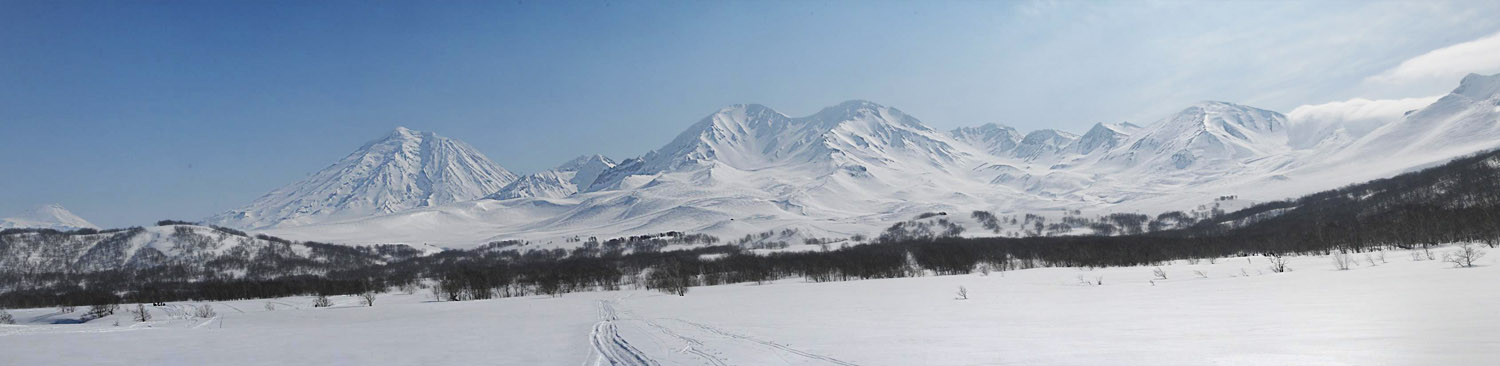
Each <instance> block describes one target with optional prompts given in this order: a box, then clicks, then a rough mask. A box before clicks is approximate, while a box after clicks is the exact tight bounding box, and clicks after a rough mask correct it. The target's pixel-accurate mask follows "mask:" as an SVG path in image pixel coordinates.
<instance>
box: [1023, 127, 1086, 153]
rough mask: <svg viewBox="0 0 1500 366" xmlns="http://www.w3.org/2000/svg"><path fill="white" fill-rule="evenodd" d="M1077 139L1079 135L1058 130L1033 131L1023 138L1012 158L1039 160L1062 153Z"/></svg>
mask: <svg viewBox="0 0 1500 366" xmlns="http://www.w3.org/2000/svg"><path fill="white" fill-rule="evenodd" d="M1077 139H1078V135H1074V134H1071V133H1067V132H1063V131H1058V130H1052V129H1046V130H1036V131H1031V132H1030V133H1027V134H1026V136H1025V137H1022V138H1021V142H1020V144H1018V145H1017V146H1016V149H1015V151H1014V154H1012V156H1014V157H1017V158H1021V159H1038V158H1041V157H1044V156H1047V155H1051V154H1055V153H1057V152H1059V151H1062V149H1063V147H1064V146H1066V145H1068V144H1070V143H1072V142H1073V140H1077Z"/></svg>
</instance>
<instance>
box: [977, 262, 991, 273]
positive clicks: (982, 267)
mask: <svg viewBox="0 0 1500 366" xmlns="http://www.w3.org/2000/svg"><path fill="white" fill-rule="evenodd" d="M979 275H980V276H989V275H990V263H989V262H979Z"/></svg>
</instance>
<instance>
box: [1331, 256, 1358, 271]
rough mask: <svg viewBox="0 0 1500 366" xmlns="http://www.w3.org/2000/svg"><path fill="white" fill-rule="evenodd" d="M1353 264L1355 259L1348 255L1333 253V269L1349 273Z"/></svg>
mask: <svg viewBox="0 0 1500 366" xmlns="http://www.w3.org/2000/svg"><path fill="white" fill-rule="evenodd" d="M1351 263H1354V259H1353V258H1350V257H1349V254H1348V253H1333V268H1338V270H1340V271H1348V270H1349V264H1351Z"/></svg>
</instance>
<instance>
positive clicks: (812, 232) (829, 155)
mask: <svg viewBox="0 0 1500 366" xmlns="http://www.w3.org/2000/svg"><path fill="white" fill-rule="evenodd" d="M1494 78H1496V77H1495V76H1490V77H1482V76H1474V77H1471V78H1467V79H1466V81H1465V82H1464V83H1463V84H1464V85H1461V86H1460V88H1459V89H1457V90H1456V91H1455V93H1454V95H1455V96H1453V97H1451V98H1449V97H1445V98H1444V100H1447V102H1440V103H1434V104H1433V105H1432V106H1429V107H1427V108H1423V109H1421V110H1417V111H1414V112H1412V113H1410V114H1408V115H1407V116H1406V117H1405V118H1404V119H1402V121H1398V122H1392V123H1391V124H1390V125H1388V126H1384V127H1382V128H1380V129H1376V130H1375V131H1374V132H1371V133H1369V134H1367V135H1348V136H1341V137H1340V139H1330V140H1328V141H1325V142H1322V143H1313V144H1306V145H1303V144H1300V143H1299V144H1297V145H1296V146H1294V144H1293V143H1292V142H1291V139H1290V137H1289V135H1288V134H1289V131H1291V128H1290V127H1291V126H1289V125H1290V124H1291V123H1292V121H1290V120H1289V119H1288V118H1287V117H1286V116H1284V115H1282V114H1280V113H1276V112H1272V111H1268V110H1264V109H1259V108H1254V107H1248V106H1242V105H1237V104H1232V103H1224V102H1203V103H1198V104H1195V105H1192V106H1189V107H1187V108H1184V109H1183V110H1181V111H1179V112H1178V113H1174V114H1172V115H1170V116H1167V117H1166V118H1163V119H1161V120H1158V121H1157V122H1156V123H1152V124H1148V125H1146V126H1136V125H1132V124H1126V123H1113V124H1097V125H1095V126H1094V128H1092V129H1090V130H1089V131H1088V132H1087V133H1085V134H1083V135H1081V136H1080V135H1073V134H1070V133H1066V132H1061V131H1052V130H1043V131H1033V132H1030V133H1027V134H1025V135H1021V134H1020V133H1018V131H1015V130H1014V129H1012V128H1007V127H1003V126H1000V125H987V126H980V127H975V128H965V129H957V130H954V131H948V132H938V131H935V130H933V129H931V128H928V127H926V126H925V125H923V124H922V123H921V122H920V121H918V120H917V119H916V118H915V117H911V116H909V115H906V114H904V113H901V112H900V111H899V110H896V109H894V108H890V107H885V106H881V105H878V104H875V103H871V102H867V101H850V102H846V103H842V104H839V105H837V106H834V107H829V108H826V109H824V110H823V111H820V112H818V113H815V114H813V115H811V116H806V117H790V116H787V115H784V114H782V113H779V112H776V111H775V110H772V109H770V108H768V107H765V106H760V105H739V106H732V107H728V108H724V109H722V110H720V111H718V112H715V113H713V114H711V115H709V116H707V117H705V118H704V119H702V120H700V121H699V122H698V123H696V124H694V125H693V126H691V127H690V128H688V129H687V130H686V131H684V132H683V133H681V134H679V135H678V136H677V137H676V138H674V139H673V140H672V141H671V142H669V143H668V144H666V145H664V146H662V147H661V148H659V149H656V150H653V151H652V152H650V153H648V154H645V155H643V156H641V157H639V158H633V159H626V160H623V161H621V162H620V163H619V164H617V165H616V166H614V167H612V168H609V169H606V170H604V171H603V172H601V173H600V174H599V175H598V178H597V179H595V181H594V182H591V183H589V184H587V185H583V184H577V185H576V186H577V187H580V189H579V192H578V193H574V194H571V195H567V196H562V197H557V196H556V195H553V196H549V197H529V198H528V197H521V198H512V199H507V200H503V201H489V200H481V201H474V202H464V203H458V204H452V205H445V206H438V207H432V208H422V209H416V210H411V211H408V212H403V213H398V214H394V215H386V216H382V217H379V218H373V219H370V220H365V221H363V222H353V223H348V224H340V225H333V226H324V227H309V228H301V229H293V230H284V231H281V232H280V233H282V235H286V236H290V237H299V236H302V237H307V238H312V239H325V240H334V239H350V240H353V241H355V242H370V240H375V238H376V237H384V238H386V240H391V238H393V237H401V238H408V239H403V240H421V241H423V242H444V241H446V242H450V243H459V244H458V245H472V244H473V243H478V242H482V241H485V240H498V239H507V238H522V239H539V238H554V239H556V238H562V237H567V236H570V235H585V236H587V235H598V236H610V235H634V234H644V233H651V232H661V231H689V232H706V233H711V234H715V235H721V236H738V235H743V234H745V233H754V232H762V231H774V230H782V229H791V230H800V231H801V232H804V233H806V234H805V236H811V237H816V236H847V235H852V234H870V233H872V232H874V231H878V230H879V229H880V228H881V227H883V226H885V225H886V224H888V223H889V222H891V220H897V219H905V218H909V217H910V216H911V215H914V214H917V213H921V212H926V211H956V212H965V211H966V210H991V211H997V212H1035V211H1047V210H1059V209H1069V210H1075V209H1087V210H1104V211H1110V210H1146V211H1164V210H1171V209H1186V208H1190V207H1192V206H1193V205H1198V204H1202V203H1205V202H1207V201H1209V200H1212V198H1213V197H1217V196H1222V195H1243V196H1248V197H1251V198H1255V199H1279V198H1283V197H1287V196H1290V195H1295V194H1301V193H1307V192H1312V191H1316V190H1320V189H1328V188H1332V187H1334V186H1337V185H1341V184H1346V183H1350V182H1353V181H1354V180H1351V178H1350V177H1354V176H1360V177H1366V178H1365V179H1370V178H1378V177H1367V176H1368V175H1370V174H1386V175H1387V176H1388V175H1391V174H1394V173H1397V172H1399V171H1401V170H1405V169H1410V168H1413V167H1416V166H1419V165H1420V164H1426V163H1431V162H1433V161H1439V160H1441V159H1443V158H1446V157H1452V156H1457V155H1461V154H1464V153H1471V152H1473V151H1477V150H1473V149H1476V148H1477V147H1478V146H1481V145H1485V144H1486V143H1488V144H1489V145H1494V142H1495V141H1500V133H1497V132H1492V131H1490V130H1486V129H1484V127H1487V126H1489V127H1492V126H1495V125H1496V117H1495V116H1494V114H1493V113H1494V104H1493V103H1494V102H1493V101H1491V99H1489V98H1492V97H1493V92H1491V94H1485V91H1486V90H1489V89H1491V88H1490V87H1489V85H1490V84H1488V83H1487V80H1492V79H1494ZM1485 103H1491V104H1485ZM1449 104H1452V105H1453V106H1449ZM1486 108H1488V109H1486ZM1437 116H1443V117H1437ZM1434 120H1442V121H1446V122H1444V123H1445V124H1443V125H1444V126H1450V125H1454V124H1453V123H1460V122H1461V124H1462V125H1465V126H1468V125H1472V126H1475V127H1474V128H1471V129H1469V130H1468V131H1477V132H1476V134H1475V136H1467V137H1466V138H1468V139H1471V140H1473V141H1476V142H1475V143H1474V144H1469V145H1466V146H1465V147H1464V148H1465V149H1470V150H1467V151H1462V152H1457V153H1454V152H1452V151H1448V150H1444V151H1442V152H1440V153H1426V152H1427V151H1428V149H1431V148H1430V147H1424V146H1423V145H1421V144H1423V143H1424V141H1428V140H1430V139H1426V138H1422V137H1423V136H1427V135H1424V134H1412V133H1405V134H1395V133H1390V132H1382V130H1383V129H1394V128H1397V127H1393V126H1400V125H1422V124H1424V123H1425V124H1432V123H1435V122H1433V121H1434ZM1454 121H1457V122H1454ZM1433 133H1438V132H1433ZM1486 134H1488V135H1486ZM1382 136H1412V138H1409V139H1395V140H1394V141H1395V142H1380V143H1378V144H1377V143H1375V142H1371V141H1376V140H1379V139H1390V138H1391V137H1382ZM1486 137H1489V139H1488V140H1486ZM1371 144H1375V145H1378V146H1380V147H1381V148H1382V149H1392V148H1400V149H1413V150H1414V151H1418V152H1421V153H1417V154H1411V155H1412V156H1411V157H1409V158H1403V159H1404V160H1401V161H1400V162H1399V163H1395V164H1390V163H1388V162H1386V161H1381V160H1379V159H1380V158H1383V157H1381V156H1379V155H1375V156H1374V157H1370V156H1367V155H1368V154H1364V155H1366V156H1362V157H1351V158H1348V159H1344V160H1335V158H1337V157H1339V156H1343V155H1341V154H1350V153H1349V151H1353V150H1354V149H1356V148H1357V147H1360V146H1367V145H1371ZM1309 146H1311V147H1309ZM1332 161H1337V164H1338V166H1340V167H1345V168H1347V169H1351V170H1357V173H1358V174H1350V175H1349V177H1344V176H1340V175H1331V174H1335V173H1334V172H1332V171H1325V170H1326V169H1322V167H1327V166H1328V164H1330V163H1329V162H1332ZM1345 173H1346V172H1341V173H1338V174H1345ZM558 178H559V179H554V180H553V183H557V182H558V181H561V180H562V179H560V178H561V177H558ZM585 186H586V187H587V188H586V189H583V188H582V187H585ZM403 225H416V226H417V227H421V228H423V229H422V230H425V232H426V233H433V232H437V231H442V232H445V233H450V234H445V235H444V236H443V237H442V238H441V240H428V239H430V237H428V238H423V237H422V236H421V235H419V234H403V233H400V232H392V231H384V232H381V231H375V232H369V230H368V229H369V228H370V227H401V226H403ZM481 226H482V228H480V229H476V228H478V227H481ZM466 231H467V232H468V233H467V234H451V233H454V232H466ZM328 233H334V234H329V235H325V234H328ZM355 233H358V234H357V235H356V234H355ZM403 235H404V236H403Z"/></svg>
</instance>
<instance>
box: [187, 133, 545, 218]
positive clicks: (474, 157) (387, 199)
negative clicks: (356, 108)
mask: <svg viewBox="0 0 1500 366" xmlns="http://www.w3.org/2000/svg"><path fill="white" fill-rule="evenodd" d="M515 180H516V175H515V174H512V173H511V172H510V171H507V170H505V168H502V167H500V166H499V165H496V164H495V163H494V162H491V161H490V159H489V158H486V157H485V156H484V154H481V153H479V151H477V150H475V149H474V148H473V147H470V146H469V145H468V144H465V143H463V142H462V141H458V140H453V139H449V138H446V137H442V136H438V135H437V134H434V133H430V132H419V131H413V130H409V129H406V128H405V127H397V128H396V130H395V131H392V132H391V133H390V134H389V135H386V136H385V137H383V138H380V139H378V140H375V141H371V142H369V143H367V144H365V145H364V146H361V147H360V148H359V149H358V150H355V151H354V153H352V154H349V156H346V157H344V158H343V159H342V160H339V162H338V163H334V164H333V165H330V166H328V167H327V168H323V170H320V171H318V172H317V173H315V174H313V175H312V176H310V177H308V178H306V179H303V180H302V181H299V182H296V183H292V184H291V185H287V186H285V187H282V188H280V189H277V190H275V191H271V193H268V194H266V195H265V196H262V197H260V198H258V199H256V200H255V202H251V203H250V204H249V205H247V206H245V207H241V208H239V209H235V210H232V211H228V212H224V213H221V214H218V215H215V216H214V217H211V218H209V219H208V220H207V222H209V223H214V224H218V225H222V226H230V227H239V228H246V229H260V228H267V227H275V226H292V225H307V224H313V223H320V222H328V221H334V220H340V219H358V218H365V217H370V216H374V215H381V214H389V213H394V212H398V211H402V210H407V209H412V208H417V207H429V206H436V205H442V204H446V203H453V202H462V201H468V200H474V199H478V198H480V197H484V196H486V195H489V194H492V193H495V192H496V191H499V190H500V189H501V188H502V187H505V185H506V184H509V183H511V182H512V181H515Z"/></svg>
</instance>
